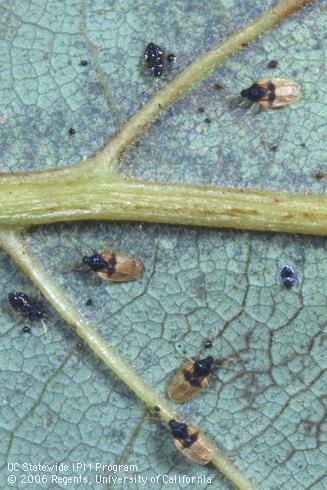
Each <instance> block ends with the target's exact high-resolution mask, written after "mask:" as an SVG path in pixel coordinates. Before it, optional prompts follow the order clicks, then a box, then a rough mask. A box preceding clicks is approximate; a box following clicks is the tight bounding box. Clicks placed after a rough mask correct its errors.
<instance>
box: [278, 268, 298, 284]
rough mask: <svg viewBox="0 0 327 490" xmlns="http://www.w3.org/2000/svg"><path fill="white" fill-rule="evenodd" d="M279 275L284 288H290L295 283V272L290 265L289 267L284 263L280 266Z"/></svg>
mask: <svg viewBox="0 0 327 490" xmlns="http://www.w3.org/2000/svg"><path fill="white" fill-rule="evenodd" d="M280 277H281V280H282V283H283V284H284V286H285V287H286V288H292V287H293V286H295V284H296V280H297V276H296V272H295V271H294V269H292V267H289V266H288V265H286V266H285V267H283V268H282V270H281V272H280Z"/></svg>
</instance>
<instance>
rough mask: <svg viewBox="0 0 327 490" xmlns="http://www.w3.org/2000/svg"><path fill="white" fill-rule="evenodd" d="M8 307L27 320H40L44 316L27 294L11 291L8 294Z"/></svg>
mask: <svg viewBox="0 0 327 490" xmlns="http://www.w3.org/2000/svg"><path fill="white" fill-rule="evenodd" d="M8 301H9V303H10V306H11V307H12V308H13V309H14V310H15V311H17V312H18V313H20V314H21V315H22V316H24V317H26V318H28V319H29V320H41V319H42V318H43V316H44V314H43V311H42V310H41V309H40V308H39V306H38V305H37V304H36V303H35V302H34V300H32V299H31V298H30V297H29V296H28V295H27V294H25V293H22V292H18V291H12V292H11V293H9V294H8Z"/></svg>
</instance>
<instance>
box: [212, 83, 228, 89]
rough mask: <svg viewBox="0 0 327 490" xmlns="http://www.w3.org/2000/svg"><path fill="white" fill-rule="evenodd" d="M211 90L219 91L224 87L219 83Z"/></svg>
mask: <svg viewBox="0 0 327 490" xmlns="http://www.w3.org/2000/svg"><path fill="white" fill-rule="evenodd" d="M213 88H214V89H215V90H221V89H223V88H225V87H224V86H223V85H222V84H221V83H218V82H216V83H214V84H213Z"/></svg>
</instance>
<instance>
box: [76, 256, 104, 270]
mask: <svg viewBox="0 0 327 490" xmlns="http://www.w3.org/2000/svg"><path fill="white" fill-rule="evenodd" d="M82 262H83V264H85V265H87V266H88V267H89V268H90V269H92V271H94V272H98V271H102V270H103V269H105V268H106V267H107V266H108V264H107V262H106V261H105V260H104V259H103V258H102V256H101V255H100V254H94V255H91V256H90V257H87V256H86V255H85V256H84V257H83V258H82Z"/></svg>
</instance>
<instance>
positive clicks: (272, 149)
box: [269, 145, 278, 153]
mask: <svg viewBox="0 0 327 490" xmlns="http://www.w3.org/2000/svg"><path fill="white" fill-rule="evenodd" d="M269 150H270V151H273V152H274V153H276V151H277V150H278V146H277V145H274V146H269Z"/></svg>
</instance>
